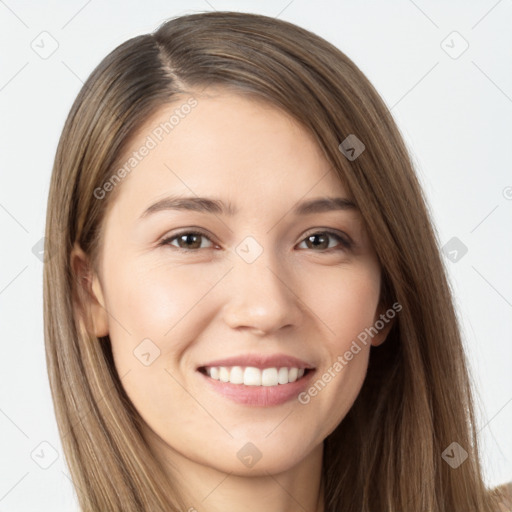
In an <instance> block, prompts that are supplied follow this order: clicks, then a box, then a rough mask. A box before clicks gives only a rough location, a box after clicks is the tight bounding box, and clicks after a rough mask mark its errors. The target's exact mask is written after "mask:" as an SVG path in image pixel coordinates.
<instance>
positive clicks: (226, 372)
mask: <svg viewBox="0 0 512 512" xmlns="http://www.w3.org/2000/svg"><path fill="white" fill-rule="evenodd" d="M198 370H199V372H200V373H202V374H203V375H206V376H208V377H210V378H211V379H213V380H216V381H219V382H225V383H230V384H238V385H245V386H255V387H256V386H261V387H276V386H282V385H285V384H291V383H293V382H296V381H299V380H301V379H303V378H304V377H305V376H306V375H307V374H308V373H310V372H311V371H312V370H310V369H308V368H297V367H281V368H278V367H269V368H255V367H253V366H202V367H200V368H198Z"/></svg>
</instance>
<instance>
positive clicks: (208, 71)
mask: <svg viewBox="0 0 512 512" xmlns="http://www.w3.org/2000/svg"><path fill="white" fill-rule="evenodd" d="M210 85H215V86H222V87H226V88H229V89H230V90H232V91H233V92H237V93H244V94H249V95H254V96H255V97H258V98H261V99H263V100H266V101H268V102H269V104H271V105H273V106H275V107H278V108H280V109H283V110H284V111H285V112H287V113H289V114H291V115H292V116H293V117H294V118H295V119H297V120H298V121H299V122H300V123H302V125H303V126H304V127H305V128H306V129H307V130H309V132H310V133H311V134H312V135H313V136H314V137H315V139H316V141H317V142H318V145H319V147H320V148H321V149H322V151H323V153H324V154H325V156H326V158H327V159H328V160H329V161H330V162H331V164H332V170H333V172H335V173H336V175H337V176H338V177H339V179H340V180H341V182H342V183H343V184H344V185H345V186H346V187H347V188H348V190H349V191H350V193H351V195H352V197H353V198H354V200H355V202H356V204H357V205H358V208H359V210H360V212H361V214H362V217H363V220H364V222H365V224H366V226H367V229H368V232H369V234H370V237H371V239H372V241H373V245H374V248H375V250H376V253H377V255H378V257H379V260H380V263H381V269H382V282H381V284H382V286H381V289H382V298H381V299H382V302H383V303H384V304H386V305H391V304H392V303H394V302H395V301H396V302H398V303H400V304H401V306H402V310H401V312H400V314H399V315H398V316H397V318H396V321H395V323H394V325H393V327H392V329H391V331H390V333H389V335H388V337H387V339H386V342H385V343H383V344H382V345H380V346H378V347H372V349H371V353H370V361H369V368H368V373H367V376H366V379H365V382H364V384H363V387H362V389H361V392H360V394H359V396H358V398H357V399H356V401H355V403H354V404H353V406H352V408H351V409H350V411H349V412H348V414H347V415H346V417H345V418H344V419H343V421H342V422H341V424H340V425H339V426H338V427H337V429H336V430H335V431H334V432H333V433H332V434H331V435H330V436H329V437H328V438H327V439H326V441H325V444H324V461H323V472H324V473H323V476H324V483H325V510H326V511H333V512H334V511H339V510H343V511H344V512H361V511H372V512H378V511H382V512H383V511H387V512H392V511H393V512H396V511H406V510H418V511H420V510H421V511H436V512H456V511H460V512H462V511H470V510H471V511H477V510H478V511H481V512H494V511H495V510H497V504H498V501H497V498H495V497H494V494H493V493H492V492H490V491H488V490H487V489H486V488H485V485H484V483H483V476H482V469H481V465H480V460H479V451H478V443H477V436H476V432H475V416H474V398H473V391H472V387H471V382H472V381H471V378H470V375H469V368H468V364H467V361H466V356H465V353H464V350H463V345H462V342H461V337H460V330H459V326H458V323H457V318H456V315H455V312H454V307H453V304H452V297H451V292H450V288H449V286H448V284H447V279H446V273H445V269H444V266H443V262H442V260H441V258H440V253H439V248H438V241H437V239H436V236H435V232H434V231H433V228H432V223H431V220H430V215H429V213H428V210H427V207H426V202H425V199H424V197H423V195H422V191H421V189H420V186H419V184H418V181H417V178H416V176H415V173H414V169H413V165H412V162H411V159H410V156H409V154H408V152H407V149H406V147H405V145H404V142H403V140H402V137H401V134H400V132H399V130H398V128H397V126H396V124H395V122H394V121H393V118H392V116H391V115H390V112H389V110H388V108H387V107H386V105H385V104H384V102H383V101H382V99H381V98H380V96H379V94H378V93H377V92H376V91H375V89H374V88H373V86H372V85H371V84H370V82H369V81H368V79H367V78H366V77H365V76H364V75H363V73H362V72H361V71H360V70H359V68H358V67H357V66H356V65H355V64H354V63H353V62H352V61H351V60H350V59H349V58H348V57H347V56H346V55H345V54H343V53H342V52H341V51H340V50H339V49H337V48H336V47H334V46H333V45H331V44H330V43H328V42H327V41H325V40H324V39H322V38H320V37H318V36H317V35H315V34H313V33H311V32H309V31H307V30H304V29H302V28H300V27H297V26H295V25H293V24H291V23H288V22H285V21H281V20H277V19H274V18H270V17H266V16H261V15H255V14H246V13H237V12H208V13H199V14H193V15H187V16H182V17H178V18H174V19H171V20H169V21H167V22H165V23H164V24H162V25H161V26H160V27H159V28H158V30H156V31H155V32H154V33H150V34H145V35H140V36H137V37H134V38H132V39H130V40H128V41H126V42H125V43H123V44H121V45H120V46H119V47H117V48H116V49H114V50H113V51H112V52H111V53H110V54H109V55H108V56H107V57H105V59H104V60H103V61H102V62H101V63H100V64H99V65H98V66H97V68H96V69H95V70H94V71H93V72H92V74H91V75H90V77H89V78H88V80H87V81H86V82H85V84H84V86H83V88H82V89H81V91H80V93H79V94H78V97H77V98H76V100H75V102H74V104H73V106H72V108H71V111H70V113H69V116H68V118H67V120H66V123H65V126H64V129H63V132H62V136H61V138H60V142H59V145H58V149H57V153H56V158H55V164H54V168H53V174H52V178H51V186H50V194H49V200H48V209H47V220H46V239H47V241H48V244H49V249H50V251H49V256H50V257H49V258H48V260H47V261H46V263H45V266H44V320H45V343H46V353H47V363H48V373H49V379H50V384H51V390H52V396H53V401H54V404H55V410H56V416H57V420H58V425H59V430H60V435H61V439H62V443H63V448H64V451H65V455H66V458H67V461H68V465H69V468H70V471H71V475H72V479H73V482H74V485H75V488H76V490H77V494H78V499H79V502H80V504H81V507H82V509H83V510H84V511H94V512H100V511H101V512H104V511H106V510H108V511H109V512H115V511H121V510H122V511H124V512H135V511H137V512H140V511H141V510H144V511H151V512H155V511H164V510H167V511H168V510H185V509H186V508H187V507H185V506H184V504H183V503H181V501H180V498H179V494H178V493H177V491H176V489H174V486H173V482H170V481H168V478H167V477H166V475H165V472H164V471H163V469H162V468H161V467H160V466H159V465H158V463H157V461H156V459H155V457H154V456H152V454H151V453H150V451H149V448H148V446H147V444H146V443H145V442H144V439H143V437H142V434H141V432H142V429H141V425H142V419H141V418H140V416H139V415H138V413H137V411H136V410H135V409H134V407H133V406H132V404H131V403H130V400H129V399H128V398H127V396H126V394H125V393H124V390H123V388H122V385H121V379H122V377H123V376H120V375H118V374H117V373H116V371H115V368H114V364H113V359H112V354H111V350H110V340H109V338H108V336H106V337H104V338H101V339H97V338H96V337H95V336H94V335H93V334H91V329H90V322H89V321H88V320H87V315H86V314H85V313H84V311H83V309H84V308H83V304H84V302H83V301H84V293H87V286H88V283H87V279H85V280H84V279H83V278H82V277H81V276H79V275H77V273H76V272H75V270H74V269H73V268H72V266H71V265H70V252H71V249H72V247H73V245H74V243H75V242H76V243H78V244H79V245H80V247H81V248H82V249H83V251H84V252H85V253H86V254H87V255H88V256H90V258H91V262H92V266H93V267H94V268H96V263H97V258H98V251H99V250H100V238H101V237H100V235H101V226H102V221H103V219H104V218H105V213H106V211H107V208H108V205H109V204H111V203H112V201H114V200H115V197H116V193H115V192H116V190H118V189H119V187H120V186H122V184H121V185H119V186H118V187H117V189H116V190H114V191H113V193H111V194H108V195H107V196H106V197H105V198H104V199H102V200H98V199H97V197H96V195H95V193H94V191H95V190H96V189H97V188H98V187H101V186H102V184H104V183H105V182H106V181H107V180H108V179H109V178H110V177H111V176H112V174H113V172H114V170H115V169H116V166H117V165H118V164H119V162H121V161H122V157H123V150H124V149H125V148H126V146H127V144H128V143H129V141H130V140H131V139H132V137H133V136H134V134H135V133H136V132H137V130H138V129H139V128H140V127H141V126H142V125H143V123H144V122H145V121H146V120H147V119H148V118H149V116H151V115H152V114H153V113H154V112H156V110H158V109H159V108H160V107H162V105H164V104H168V103H171V102H174V101H176V99H177V97H178V95H179V96H180V97H182V96H183V97H187V95H189V96H193V91H194V90H196V91H197V90H199V89H203V88H206V87H208V86H210ZM349 135H355V136H356V137H357V139H359V140H360V141H361V142H362V143H363V144H364V146H365V148H364V151H363V152H362V153H361V154H360V155H359V156H358V157H357V158H355V159H352V158H347V157H346V156H345V154H344V153H343V152H342V151H341V150H340V144H341V143H342V142H343V141H344V140H345V139H346V138H347V137H348V136H349ZM134 172H136V171H134ZM454 442H456V443H458V445H460V447H461V448H462V449H463V450H465V452H467V454H468V457H467V459H466V460H465V461H464V462H462V463H461V464H460V465H458V467H456V468H454V467H452V466H451V465H450V464H448V463H447V462H445V460H444V459H443V457H442V455H443V452H444V451H445V450H446V449H447V448H449V447H450V445H451V444H452V443H454ZM457 449H459V448H458V447H457Z"/></svg>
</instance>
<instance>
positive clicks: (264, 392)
mask: <svg viewBox="0 0 512 512" xmlns="http://www.w3.org/2000/svg"><path fill="white" fill-rule="evenodd" d="M198 373H199V374H200V375H201V376H202V377H203V378H204V379H206V382H207V383H208V385H210V386H211V388H212V389H213V390H214V391H216V392H217V393H219V394H221V395H223V396H225V397H226V398H228V399H230V400H232V401H233V402H236V403H237V404H243V405H253V406H259V407H270V406H273V405H281V404H284V403H286V402H288V401H289V400H292V399H296V398H297V396H298V395H299V394H300V393H301V392H302V391H304V389H305V388H306V387H307V386H308V384H309V381H310V380H311V377H312V375H313V374H314V373H315V371H314V370H309V371H308V372H307V373H306V374H305V375H304V376H303V377H301V378H300V379H299V380H296V381H295V382H289V383H288V384H278V385H277V386H246V385H245V384H231V383H230V382H221V381H220V380H215V379H212V378H211V377H208V375H205V374H204V373H201V372H198Z"/></svg>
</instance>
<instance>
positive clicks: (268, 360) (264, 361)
mask: <svg viewBox="0 0 512 512" xmlns="http://www.w3.org/2000/svg"><path fill="white" fill-rule="evenodd" d="M212 366H245V367H246V366H251V367H253V368H259V369H260V370H262V369H264V368H274V367H276V368H284V367H287V368H298V369H299V370H300V369H301V368H304V369H309V370H312V369H314V366H313V365H312V364H310V363H307V362H306V361H303V360H302V359H298V358H297V357H294V356H289V355H286V354H246V355H240V356H232V357H227V358H224V359H216V360H215V361H210V362H208V363H205V364H202V365H200V366H199V367H198V369H199V368H205V367H212Z"/></svg>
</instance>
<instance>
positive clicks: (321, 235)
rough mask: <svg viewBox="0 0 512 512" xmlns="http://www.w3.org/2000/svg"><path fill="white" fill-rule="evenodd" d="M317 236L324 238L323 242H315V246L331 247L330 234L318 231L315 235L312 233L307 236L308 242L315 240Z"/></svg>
mask: <svg viewBox="0 0 512 512" xmlns="http://www.w3.org/2000/svg"><path fill="white" fill-rule="evenodd" d="M315 238H320V239H322V242H320V243H319V244H315V243H313V247H320V248H321V249H327V248H328V247H329V236H328V235H325V234H323V233H316V234H314V235H310V236H308V237H307V243H308V242H313V240H314V239H315Z"/></svg>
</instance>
